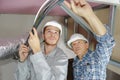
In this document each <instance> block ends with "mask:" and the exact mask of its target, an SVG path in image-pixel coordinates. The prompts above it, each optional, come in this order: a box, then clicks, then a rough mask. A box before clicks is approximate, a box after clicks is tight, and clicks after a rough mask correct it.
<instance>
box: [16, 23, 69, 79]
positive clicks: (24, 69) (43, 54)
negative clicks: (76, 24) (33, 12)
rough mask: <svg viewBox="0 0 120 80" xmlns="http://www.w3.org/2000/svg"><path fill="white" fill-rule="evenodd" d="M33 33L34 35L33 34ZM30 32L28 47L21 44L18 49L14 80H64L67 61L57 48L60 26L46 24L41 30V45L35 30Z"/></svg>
mask: <svg viewBox="0 0 120 80" xmlns="http://www.w3.org/2000/svg"><path fill="white" fill-rule="evenodd" d="M33 33H34V34H33ZM33 33H32V32H30V37H29V39H28V43H29V47H30V48H31V50H32V53H29V50H30V49H29V47H27V46H26V45H24V44H22V45H21V46H20V48H19V56H20V62H18V69H17V72H16V80H65V79H66V76H67V65H68V59H67V56H66V55H65V53H64V52H63V51H62V50H61V49H60V48H58V47H57V42H58V40H59V38H60V36H61V34H62V26H61V25H60V24H59V23H58V22H56V21H50V22H47V23H46V24H45V25H44V27H43V29H42V33H43V35H42V37H43V39H44V42H43V43H40V40H39V38H38V34H37V31H36V29H35V28H33Z"/></svg>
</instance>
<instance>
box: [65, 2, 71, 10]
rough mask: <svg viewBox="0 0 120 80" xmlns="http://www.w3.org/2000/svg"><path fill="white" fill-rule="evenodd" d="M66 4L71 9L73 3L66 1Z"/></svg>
mask: <svg viewBox="0 0 120 80" xmlns="http://www.w3.org/2000/svg"><path fill="white" fill-rule="evenodd" d="M64 4H65V5H66V6H67V7H68V8H69V9H71V5H70V3H69V2H68V1H64Z"/></svg>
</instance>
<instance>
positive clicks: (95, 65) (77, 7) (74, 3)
mask: <svg viewBox="0 0 120 80" xmlns="http://www.w3.org/2000/svg"><path fill="white" fill-rule="evenodd" d="M65 4H66V5H67V6H68V8H70V9H71V10H72V11H73V12H74V13H75V14H77V15H78V16H81V17H83V18H84V19H85V20H86V21H87V23H88V24H89V26H90V28H91V30H92V32H93V34H94V36H95V38H96V40H97V42H98V44H97V45H96V48H95V50H94V51H91V50H90V49H89V41H88V40H87V39H86V38H85V37H84V36H83V35H81V34H73V35H72V36H71V38H70V39H69V41H68V42H67V44H68V46H69V47H70V48H71V49H72V50H73V51H74V53H75V54H76V55H77V56H76V57H75V58H74V62H73V70H74V72H73V74H74V80H106V67H107V64H108V62H109V59H110V56H111V53H112V49H113V47H114V45H115V42H114V39H113V37H112V36H111V34H110V33H109V31H108V30H107V27H104V25H103V24H102V22H101V21H100V20H99V19H98V18H97V16H96V15H95V14H94V12H93V10H92V8H91V7H90V5H89V4H88V3H87V2H86V0H71V3H68V2H67V1H66V2H65Z"/></svg>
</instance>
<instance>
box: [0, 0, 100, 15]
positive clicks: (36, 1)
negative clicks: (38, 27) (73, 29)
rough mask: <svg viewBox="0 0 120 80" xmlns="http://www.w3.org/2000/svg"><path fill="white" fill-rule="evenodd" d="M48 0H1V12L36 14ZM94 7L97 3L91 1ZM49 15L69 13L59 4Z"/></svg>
mask: <svg viewBox="0 0 120 80" xmlns="http://www.w3.org/2000/svg"><path fill="white" fill-rule="evenodd" d="M45 1H46V0H0V14H36V13H37V11H38V10H39V8H40V6H41V5H42V4H43V3H44V2H45ZM90 4H91V5H92V7H94V6H97V5H99V4H97V3H90ZM49 15H58V16H65V15H67V14H66V13H65V12H64V11H63V10H62V9H61V8H60V7H59V6H56V7H55V8H53V9H52V10H51V11H50V12H49Z"/></svg>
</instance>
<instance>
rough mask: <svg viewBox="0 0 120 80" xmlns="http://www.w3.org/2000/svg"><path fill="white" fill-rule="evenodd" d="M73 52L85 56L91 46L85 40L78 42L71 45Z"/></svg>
mask: <svg viewBox="0 0 120 80" xmlns="http://www.w3.org/2000/svg"><path fill="white" fill-rule="evenodd" d="M71 46H72V49H73V51H74V52H75V54H76V55H84V54H86V52H87V50H88V47H89V44H88V43H87V42H86V41H84V40H81V39H79V40H76V41H74V42H72V44H71Z"/></svg>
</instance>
